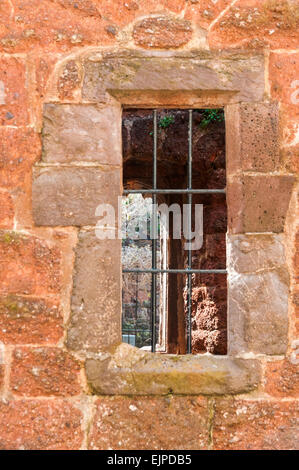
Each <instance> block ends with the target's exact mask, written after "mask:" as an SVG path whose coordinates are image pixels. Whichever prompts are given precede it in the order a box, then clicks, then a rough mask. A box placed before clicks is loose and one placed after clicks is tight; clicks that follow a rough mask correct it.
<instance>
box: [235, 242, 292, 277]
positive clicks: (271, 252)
mask: <svg viewBox="0 0 299 470" xmlns="http://www.w3.org/2000/svg"><path fill="white" fill-rule="evenodd" d="M283 242H284V235H282V234H264V233H261V234H244V235H242V234H240V235H228V236H227V247H228V256H227V265H228V269H229V271H236V272H237V273H254V272H257V271H258V272H261V271H263V270H270V269H271V270H273V269H280V268H282V269H285V268H286V259H285V249H284V244H283Z"/></svg>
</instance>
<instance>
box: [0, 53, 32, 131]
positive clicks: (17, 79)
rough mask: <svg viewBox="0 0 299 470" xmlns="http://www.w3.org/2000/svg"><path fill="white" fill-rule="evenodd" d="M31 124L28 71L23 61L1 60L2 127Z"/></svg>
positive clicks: (10, 58) (0, 122)
mask: <svg viewBox="0 0 299 470" xmlns="http://www.w3.org/2000/svg"><path fill="white" fill-rule="evenodd" d="M28 123H29V117H28V97H27V91H26V70H25V64H24V62H23V60H22V59H19V58H15V57H2V58H1V59H0V125H2V126H3V125H4V126H5V125H10V126H22V125H25V124H28Z"/></svg>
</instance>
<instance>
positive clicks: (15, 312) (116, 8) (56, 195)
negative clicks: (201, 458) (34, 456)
mask: <svg viewBox="0 0 299 470" xmlns="http://www.w3.org/2000/svg"><path fill="white" fill-rule="evenodd" d="M0 22H1V23H0V25H1V27H0V135H1V138H0V228H1V233H0V394H1V402H0V418H1V422H2V423H3V425H2V426H1V428H0V447H1V448H3V449H11V448H17V449H83V448H90V449H108V448H114V449H116V448H122V449H136V448H139V449H146V448H147V449H180V448H182V449H207V448H211V449H269V448H270V449H272V448H275V449H294V448H296V447H298V435H296V433H298V424H297V425H296V416H297V415H298V389H299V387H298V384H299V381H298V360H299V359H298V349H299V321H298V314H299V300H298V299H299V290H298V275H299V270H298V266H299V230H298V221H297V219H296V217H297V214H298V184H297V182H298V170H299V166H298V161H299V159H298V157H299V138H298V135H299V124H298V119H299V111H298V110H299V92H298V88H299V84H298V83H299V82H298V80H299V49H298V40H299V37H298V36H299V33H298V31H299V10H298V4H297V2H295V1H291V0H289V1H287V0H266V1H264V0H263V1H258V0H252V1H250V2H249V1H245V0H233V1H227V0H218V2H215V1H212V0H211V1H209V0H205V1H202V0H160V1H159V2H157V1H152V0H134V1H131V0H128V1H124V0H113V1H112V0H111V1H110V0H101V1H99V0H86V1H85V0H82V1H72V0H45V1H43V2H40V0H18V1H17V0H3V1H2V2H1V5H0ZM153 32H154V34H153ZM132 55H135V56H137V59H138V61H137V62H136V60H137V59H136V60H135V59H134V61H131V62H128V59H127V58H126V57H129V58H130V56H132ZM105 56H106V57H108V58H109V57H110V58H111V60H110V59H109V61H108V62H107V60H104V61H103V62H101V61H102V58H103V57H105ZM138 56H139V58H138ZM149 56H152V57H154V60H152V61H151V64H150V65H147V64H148V62H147V61H148V57H149ZM184 56H188V58H187V59H186V60H185V59H184ZM171 58H175V60H170V59H171ZM165 60H167V63H166V62H165ZM163 64H164V65H163ZM191 65H192V69H191V68H190V67H191ZM188 66H189V69H188ZM178 70H180V73H178ZM165 71H166V72H165ZM144 83H146V86H145V85H144ZM124 88H125V89H124ZM111 89H113V94H111V93H110V91H109V90H111ZM103 90H108V91H109V93H108V92H107V93H106V92H105V91H103ZM161 90H163V93H161ZM217 90H218V91H217ZM113 100H116V101H117V100H118V101H117V102H118V103H122V104H123V105H127V104H128V103H129V104H130V105H134V104H136V105H137V106H139V107H141V106H142V105H148V104H149V103H150V105H151V106H154V105H155V104H159V105H161V106H164V107H167V106H176V107H178V103H182V102H184V104H185V106H186V107H188V106H191V107H194V106H196V107H204V106H207V107H211V106H210V105H211V104H212V105H213V106H214V107H217V104H220V105H229V106H228V107H227V140H228V142H229V146H228V147H227V154H228V167H227V169H228V173H229V175H228V183H229V187H230V189H229V192H228V210H229V218H228V224H229V239H228V245H227V246H228V249H229V253H228V256H229V270H230V276H229V284H230V295H229V305H230V307H229V312H230V319H229V322H230V332H231V333H230V336H229V354H230V356H232V358H230V356H228V357H224V358H223V359H221V362H219V361H218V362H217V361H216V362H215V359H214V358H210V357H205V359H204V363H201V365H200V366H199V364H198V363H197V362H196V361H195V362H192V361H193V359H192V361H191V362H186V360H187V359H188V358H187V359H185V358H184V360H183V362H181V363H180V364H179V365H178V366H177V369H175V372H176V373H175V374H174V372H173V371H174V368H175V367H176V366H175V364H174V362H171V361H172V360H171V358H170V359H168V361H169V363H168V362H167V361H166V364H165V368H166V371H165V372H164V373H163V374H164V375H163V377H162V378H160V376H159V374H160V373H161V371H160V369H159V373H158V372H157V376H156V377H155V380H156V382H157V383H158V384H159V387H158V388H157V389H155V390H158V393H157V391H155V390H154V387H153V388H152V389H151V387H150V385H151V381H150V383H149V386H148V387H147V385H148V384H146V383H145V377H148V374H149V372H148V371H149V369H147V368H146V367H147V366H146V364H147V363H148V364H149V366H148V367H150V368H151V367H153V368H154V367H155V363H151V362H150V361H148V359H147V357H145V358H144V357H137V358H136V357H135V356H134V354H135V352H132V351H131V350H130V351H125V359H126V358H127V359H130V360H131V363H132V364H134V366H135V369H134V370H135V377H133V379H135V385H134V386H132V383H130V382H129V381H128V380H129V378H130V379H131V380H132V374H131V370H130V368H129V367H127V369H126V363H123V362H122V361H123V357H124V354H123V352H124V351H123V350H122V349H119V348H116V350H112V349H111V340H113V341H114V343H117V342H119V341H120V329H119V324H120V322H119V312H120V299H119V298H116V297H115V291H114V290H113V288H115V286H117V283H118V280H117V279H118V269H119V267H118V265H117V262H116V260H117V259H118V258H119V251H118V250H119V247H118V245H117V244H115V243H114V242H113V241H111V243H110V244H108V246H105V247H103V246H98V245H95V243H94V238H93V235H92V233H90V231H89V230H88V227H90V226H91V225H93V224H94V223H95V222H96V220H95V217H94V205H93V204H92V203H91V202H93V200H94V199H93V198H94V197H95V195H96V196H97V197H98V198H99V200H101V201H102V202H105V201H106V200H107V199H105V198H106V196H107V194H108V193H109V200H110V201H111V199H113V201H115V198H116V196H117V194H118V193H119V190H120V174H119V169H120V162H119V160H118V158H119V154H120V149H119V134H120V126H119V127H118V126H117V125H116V126H115V123H116V122H117V120H118V119H119V118H120V113H119V110H120V108H119V106H118V105H117V106H116V105H115V101H113ZM45 103H52V104H50V105H49V104H48V105H47V106H46V107H45V108H44V111H43V104H45ZM53 103H57V104H59V106H58V105H54V104H53ZM62 103H63V104H62ZM90 103H93V104H90ZM74 105H75V107H74ZM108 105H109V106H108ZM106 107H107V113H108V114H107V113H106V112H105V109H106ZM76 113H77V114H76ZM43 115H44V120H45V121H44V124H45V125H44V129H43V134H42V127H43ZM59 115H60V116H62V118H63V126H62V128H61V129H60V131H59V130H57V125H56V124H55V122H58V123H59V122H61V117H59ZM77 116H80V126H79V127H80V128H78V129H77V128H76V125H77V122H78V119H77ZM46 121H47V125H46ZM95 122H97V126H96V128H95V127H94V125H92V123H95ZM244 123H245V125H244ZM53 125H54V126H56V127H55V129H56V130H55V132H58V131H59V132H60V135H59V132H58V134H56V135H59V138H58V139H57V141H55V142H52V143H51V136H52V135H53V132H51V129H50V128H51V126H53ZM107 129H108V131H109V133H110V135H111V133H112V134H113V136H114V139H113V141H110V140H108V141H107V132H108V131H107ZM78 130H79V131H78ZM98 132H100V138H99V135H98ZM82 136H85V137H84V138H82ZM75 137H76V138H75ZM82 139H83V140H82ZM49 142H50V143H49ZM112 143H113V144H114V145H112ZM98 145H100V147H97V146H98ZM42 147H43V149H42ZM51 149H54V151H52V152H51V151H50V150H51ZM42 155H43V156H42ZM231 155H235V157H236V158H230V156H231ZM82 161H83V163H82ZM33 166H35V168H34V178H35V184H34V187H33V193H32V168H33ZM82 187H84V188H89V190H86V191H84V190H82ZM43 188H46V189H47V192H46V193H44V192H43V190H42V189H43ZM99 188H100V189H99ZM111 188H113V191H111ZM32 194H33V209H34V218H33V211H32ZM79 227H85V228H84V229H82V228H80V229H79ZM75 253H76V256H75ZM96 261H97V262H96ZM86 264H88V265H89V266H90V268H91V274H90V277H86V273H85V271H84V269H83V272H82V269H81V268H82V266H83V267H84V266H86ZM107 264H108V265H109V276H107V273H106V275H105V267H106V266H107ZM74 269H75V271H74V272H75V275H74V272H73V270H74ZM94 273H96V274H97V280H96V281H95V278H94ZM73 286H74V290H73ZM99 286H100V289H98V287H99ZM95 289H98V290H97V298H96V303H94V302H93V300H94V299H93V297H91V298H92V301H90V302H89V303H87V304H86V305H85V306H83V308H82V298H84V297H85V296H87V297H88V295H89V293H92V292H94V290H95ZM72 292H73V294H72ZM71 303H72V315H70V313H71ZM99 306H100V307H101V308H100V309H99ZM82 311H83V315H82ZM99 311H100V312H101V315H102V318H101V321H102V323H101V325H102V326H101V329H100V331H97V330H96V329H95V328H94V324H96V323H93V322H97V321H98V316H99ZM269 325H270V327H269ZM106 329H107V331H108V332H109V335H108V337H109V340H110V343H109V341H108V343H109V344H108V345H107V344H106V342H107V331H106ZM106 347H110V350H109V352H106V353H105V354H106V356H105V358H104V357H102V361H101V363H102V364H100V365H99V364H98V363H97V360H98V358H97V355H96V356H95V357H92V354H94V353H96V354H97V353H98V351H99V350H101V348H102V349H103V348H106ZM82 351H83V352H84V354H85V353H86V351H87V352H88V354H89V357H88V361H87V364H86V354H85V355H84V354H83V353H82ZM193 358H194V356H193ZM151 360H152V361H155V360H156V359H155V358H154V357H153V358H152V359H151ZM109 361H110V362H109ZM116 366H117V367H119V368H120V373H119V374H118V375H116V376H115V367H116ZM107 369H108V370H107ZM186 371H187V372H186ZM211 371H214V372H213V373H212V372H211ZM86 372H87V375H86ZM186 373H187V374H189V375H187V377H190V383H189V385H188V386H187V388H184V387H185V384H186ZM101 374H102V375H101ZM184 374H185V375H184ZM120 377H121V378H122V381H119V378H120ZM120 382H121V383H120ZM216 384H217V386H216ZM121 387H123V389H121ZM132 387H133V389H132ZM134 387H135V388H134ZM132 390H133V393H132ZM146 391H147V393H146ZM108 395H110V396H108ZM113 395H115V396H113ZM121 395H122V396H121ZM120 418H121V419H120Z"/></svg>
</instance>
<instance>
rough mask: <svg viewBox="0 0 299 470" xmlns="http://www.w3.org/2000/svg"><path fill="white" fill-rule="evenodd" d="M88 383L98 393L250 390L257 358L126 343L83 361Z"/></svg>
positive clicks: (256, 372)
mask: <svg viewBox="0 0 299 470" xmlns="http://www.w3.org/2000/svg"><path fill="white" fill-rule="evenodd" d="M86 374H87V380H88V382H89V384H90V386H91V387H92V388H93V390H95V391H96V392H97V393H99V394H101V395H131V394H132V395H167V394H168V393H173V394H178V395H188V394H189V395H198V394H204V395H218V394H221V395H222V394H226V393H228V394H229V393H232V394H235V393H242V392H246V391H250V390H253V389H255V388H256V387H257V384H258V383H259V380H260V367H259V364H258V362H257V361H253V360H244V359H234V360H233V359H229V358H227V357H224V356H222V357H221V356H218V357H216V356H201V355H192V356H188V355H185V356H175V355H174V356H171V355H159V354H152V353H150V352H145V351H142V350H140V349H137V348H134V347H132V346H129V345H127V344H121V345H120V346H118V347H116V348H114V350H111V349H110V351H107V352H103V353H102V354H100V355H99V359H88V360H87V361H86Z"/></svg>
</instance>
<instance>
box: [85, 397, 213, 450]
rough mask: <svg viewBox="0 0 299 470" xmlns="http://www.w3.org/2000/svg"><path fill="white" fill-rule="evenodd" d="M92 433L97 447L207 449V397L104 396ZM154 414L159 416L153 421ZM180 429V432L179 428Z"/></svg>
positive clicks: (92, 442) (116, 448)
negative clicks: (137, 397) (178, 431)
mask: <svg viewBox="0 0 299 470" xmlns="http://www.w3.org/2000/svg"><path fill="white" fill-rule="evenodd" d="M96 405H97V411H96V415H95V419H94V424H93V427H92V430H91V433H90V435H89V448H90V449H93V450H105V449H106V450H108V449H114V450H121V449H127V450H135V449H138V450H139V449H140V450H145V449H147V450H167V449H169V450H172V449H177V450H180V449H182V450H183V449H184V450H192V449H194V450H195V449H198V450H204V449H207V448H208V443H209V436H208V421H209V413H208V406H207V400H206V399H205V398H189V397H184V398H183V397H167V398H155V399H151V398H139V399H134V398H118V397H115V398H100V399H99V400H98V401H97V403H96ZM153 416H155V419H154V420H153ZM178 427H179V428H180V430H181V432H180V433H179V434H178V433H177V432H176V430H177V429H178Z"/></svg>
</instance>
